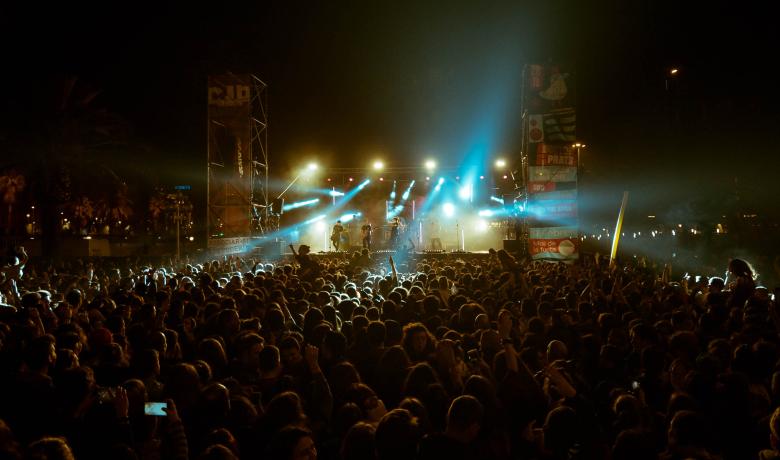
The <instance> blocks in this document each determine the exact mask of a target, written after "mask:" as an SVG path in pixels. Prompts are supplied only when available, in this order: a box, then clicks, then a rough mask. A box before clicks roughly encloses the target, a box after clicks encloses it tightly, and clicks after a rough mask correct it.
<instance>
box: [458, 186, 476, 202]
mask: <svg viewBox="0 0 780 460" xmlns="http://www.w3.org/2000/svg"><path fill="white" fill-rule="evenodd" d="M472 196H473V186H472V185H471V184H466V185H464V186H463V187H461V188H460V190H458V197H459V198H460V199H461V200H463V201H471V198H472Z"/></svg>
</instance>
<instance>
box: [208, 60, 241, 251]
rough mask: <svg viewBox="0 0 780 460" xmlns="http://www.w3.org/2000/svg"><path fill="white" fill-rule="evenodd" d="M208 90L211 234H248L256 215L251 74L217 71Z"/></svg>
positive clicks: (219, 235)
mask: <svg viewBox="0 0 780 460" xmlns="http://www.w3.org/2000/svg"><path fill="white" fill-rule="evenodd" d="M207 90H208V91H207V101H208V106H207V107H208V114H207V116H208V120H207V124H208V160H209V161H208V165H209V187H208V209H209V211H208V212H209V220H208V222H209V229H208V231H209V236H210V238H211V237H220V238H222V237H240V236H246V235H248V234H249V232H250V223H251V217H252V216H251V210H250V204H249V203H250V201H251V198H250V195H251V190H252V163H251V161H252V158H251V151H250V150H251V137H250V136H251V131H252V120H251V113H252V101H251V96H252V95H251V92H252V86H251V77H250V76H249V75H234V74H230V73H228V74H224V75H213V76H210V77H209V78H208V88H207ZM209 246H211V240H209Z"/></svg>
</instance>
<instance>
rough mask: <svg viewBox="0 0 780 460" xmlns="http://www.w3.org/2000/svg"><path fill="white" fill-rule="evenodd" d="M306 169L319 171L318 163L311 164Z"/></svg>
mask: <svg viewBox="0 0 780 460" xmlns="http://www.w3.org/2000/svg"><path fill="white" fill-rule="evenodd" d="M306 169H308V170H309V171H316V170H317V163H309V164H308V165H306Z"/></svg>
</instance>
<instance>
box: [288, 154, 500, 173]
mask: <svg viewBox="0 0 780 460" xmlns="http://www.w3.org/2000/svg"><path fill="white" fill-rule="evenodd" d="M494 165H495V167H496V169H504V168H506V166H507V162H506V160H505V159H503V158H499V159H497V160H496V161H495V162H494ZM437 167H438V163H436V160H432V159H428V160H425V162H424V163H423V168H424V169H425V170H426V171H427V172H429V173H433V172H434V171H435V170H436V168H437ZM318 169H319V165H318V164H317V163H314V162H311V163H308V164H307V165H306V168H305V169H304V170H303V171H302V172H301V174H309V175H310V174H312V173H314V171H317V170H318ZM371 169H373V170H374V171H383V170H384V169H385V163H384V161H382V160H374V162H373V163H372V164H371Z"/></svg>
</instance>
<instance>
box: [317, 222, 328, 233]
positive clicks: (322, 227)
mask: <svg viewBox="0 0 780 460" xmlns="http://www.w3.org/2000/svg"><path fill="white" fill-rule="evenodd" d="M314 230H316V231H318V232H324V231H325V230H327V225H325V222H323V221H321V220H318V221H317V222H315V223H314Z"/></svg>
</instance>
